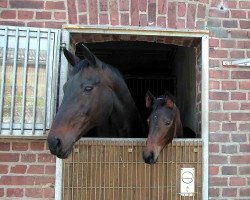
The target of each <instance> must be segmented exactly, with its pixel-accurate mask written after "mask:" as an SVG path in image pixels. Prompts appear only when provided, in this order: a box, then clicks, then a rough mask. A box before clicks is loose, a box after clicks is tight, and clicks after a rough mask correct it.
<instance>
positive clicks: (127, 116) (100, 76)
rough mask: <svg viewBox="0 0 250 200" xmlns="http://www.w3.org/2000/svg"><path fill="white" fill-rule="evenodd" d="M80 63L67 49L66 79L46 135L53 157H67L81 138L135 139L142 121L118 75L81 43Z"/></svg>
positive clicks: (141, 131)
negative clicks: (56, 109)
mask: <svg viewBox="0 0 250 200" xmlns="http://www.w3.org/2000/svg"><path fill="white" fill-rule="evenodd" d="M80 45H81V46H80V48H81V53H82V54H83V56H84V58H85V59H83V60H81V59H80V58H78V57H77V56H75V55H74V54H72V53H71V52H70V51H68V50H67V49H64V50H63V52H64V55H65V57H66V58H67V60H68V62H69V64H70V67H69V78H68V80H67V82H66V83H65V84H64V87H63V91H64V97H63V100H62V103H61V105H60V107H59V109H58V112H57V114H56V116H55V119H54V121H53V123H52V126H51V129H50V132H49V134H48V138H47V141H48V146H49V149H50V151H51V153H52V154H54V155H56V156H57V157H59V158H67V157H68V155H69V154H70V153H71V151H72V147H73V145H74V143H75V142H76V141H77V140H79V139H80V138H81V137H82V136H91V137H137V134H142V133H143V134H144V133H145V129H144V126H143V122H142V119H141V117H140V115H139V112H138V110H137V108H136V105H135V103H134V100H133V99H132V97H131V94H130V92H129V89H128V87H127V85H126V83H125V81H124V79H123V77H122V75H121V74H120V72H119V71H118V70H117V69H116V68H114V67H112V66H111V65H109V64H106V63H104V62H102V61H101V60H99V59H98V58H97V57H96V56H95V55H94V54H93V53H92V52H91V51H90V50H89V49H88V48H87V47H86V46H85V45H82V44H80Z"/></svg>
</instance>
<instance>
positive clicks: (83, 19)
mask: <svg viewBox="0 0 250 200" xmlns="http://www.w3.org/2000/svg"><path fill="white" fill-rule="evenodd" d="M78 18H79V24H87V23H88V18H87V15H85V14H84V15H79V16H78ZM100 24H105V23H103V19H102V15H101V14H100Z"/></svg>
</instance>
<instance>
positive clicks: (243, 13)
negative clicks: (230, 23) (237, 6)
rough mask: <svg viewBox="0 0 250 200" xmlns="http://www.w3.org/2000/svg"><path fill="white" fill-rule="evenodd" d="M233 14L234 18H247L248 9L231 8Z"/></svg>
mask: <svg viewBox="0 0 250 200" xmlns="http://www.w3.org/2000/svg"><path fill="white" fill-rule="evenodd" d="M231 16H232V18H239V19H240V18H243V19H245V18H246V11H243V10H231Z"/></svg>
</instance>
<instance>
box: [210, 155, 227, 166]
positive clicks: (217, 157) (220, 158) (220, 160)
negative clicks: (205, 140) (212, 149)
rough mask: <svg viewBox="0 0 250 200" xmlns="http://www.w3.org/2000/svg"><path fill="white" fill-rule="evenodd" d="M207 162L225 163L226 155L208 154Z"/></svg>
mask: <svg viewBox="0 0 250 200" xmlns="http://www.w3.org/2000/svg"><path fill="white" fill-rule="evenodd" d="M209 163H210V164H226V163H228V161H227V156H220V155H209Z"/></svg>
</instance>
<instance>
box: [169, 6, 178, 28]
mask: <svg viewBox="0 0 250 200" xmlns="http://www.w3.org/2000/svg"><path fill="white" fill-rule="evenodd" d="M176 14H177V3H176V2H168V11H167V15H168V16H167V21H168V22H167V26H168V27H169V28H176V27H177V19H176Z"/></svg>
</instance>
